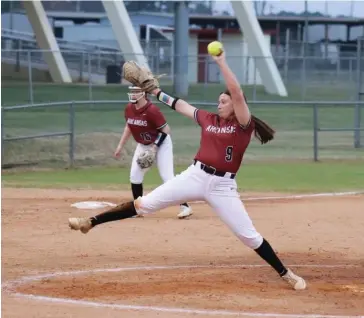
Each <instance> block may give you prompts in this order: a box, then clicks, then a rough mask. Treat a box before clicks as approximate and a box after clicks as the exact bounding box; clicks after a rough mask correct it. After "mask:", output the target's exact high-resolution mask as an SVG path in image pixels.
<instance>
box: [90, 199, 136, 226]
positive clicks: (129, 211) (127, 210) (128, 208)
mask: <svg viewBox="0 0 364 318" xmlns="http://www.w3.org/2000/svg"><path fill="white" fill-rule="evenodd" d="M135 215H137V212H136V210H135V206H134V202H133V201H130V202H126V203H122V204H119V205H118V206H116V207H114V208H112V209H110V210H107V211H106V212H103V213H100V214H98V215H96V216H94V217H92V218H91V224H92V226H96V225H98V224H102V223H106V222H111V221H117V220H122V219H127V218H131V217H133V216H135Z"/></svg>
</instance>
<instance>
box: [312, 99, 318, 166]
mask: <svg viewBox="0 0 364 318" xmlns="http://www.w3.org/2000/svg"><path fill="white" fill-rule="evenodd" d="M318 130H319V128H318V112H317V105H316V104H313V160H314V161H318Z"/></svg>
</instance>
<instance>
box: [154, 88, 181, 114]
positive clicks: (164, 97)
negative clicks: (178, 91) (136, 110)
mask: <svg viewBox="0 0 364 318" xmlns="http://www.w3.org/2000/svg"><path fill="white" fill-rule="evenodd" d="M157 99H158V100H159V101H160V102H162V103H163V104H166V105H168V106H169V107H171V108H172V109H173V110H176V103H177V101H178V100H179V98H178V97H172V96H170V95H168V94H166V93H165V92H163V91H159V93H158V94H157Z"/></svg>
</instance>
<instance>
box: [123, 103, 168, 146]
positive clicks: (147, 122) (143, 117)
mask: <svg viewBox="0 0 364 318" xmlns="http://www.w3.org/2000/svg"><path fill="white" fill-rule="evenodd" d="M125 120H126V123H127V125H128V126H129V129H130V131H131V134H132V136H133V137H134V139H135V141H136V142H138V143H141V144H143V145H149V144H151V143H153V142H154V141H155V140H156V139H157V137H158V133H159V129H162V128H163V127H165V126H166V125H167V121H166V119H165V117H164V116H163V114H162V112H161V111H160V109H159V108H158V107H157V106H156V105H154V104H152V103H151V102H149V101H148V103H147V104H146V105H145V106H143V107H142V108H139V109H136V107H135V105H134V104H132V103H129V104H128V105H127V106H126V108H125Z"/></svg>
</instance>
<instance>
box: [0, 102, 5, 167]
mask: <svg viewBox="0 0 364 318" xmlns="http://www.w3.org/2000/svg"><path fill="white" fill-rule="evenodd" d="M4 114H5V111H4V110H3V107H1V165H3V164H4V139H5V127H4Z"/></svg>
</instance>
